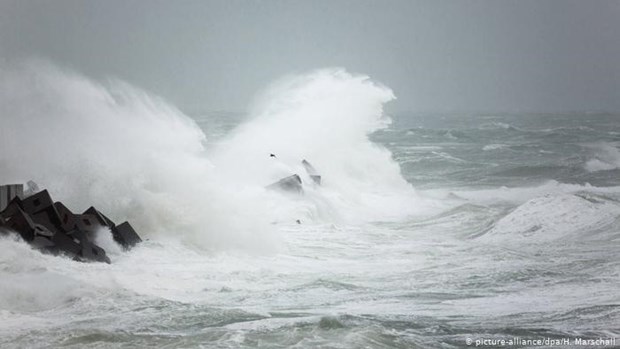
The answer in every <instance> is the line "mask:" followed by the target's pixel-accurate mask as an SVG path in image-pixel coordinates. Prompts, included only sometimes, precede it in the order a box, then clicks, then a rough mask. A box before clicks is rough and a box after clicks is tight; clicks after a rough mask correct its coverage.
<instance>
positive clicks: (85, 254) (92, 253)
mask: <svg viewBox="0 0 620 349" xmlns="http://www.w3.org/2000/svg"><path fill="white" fill-rule="evenodd" d="M79 256H80V257H81V258H82V259H84V260H89V261H95V262H104V263H108V264H110V258H109V257H108V256H107V255H106V253H105V250H104V249H103V248H101V247H99V246H97V245H95V244H93V243H91V242H88V241H84V242H82V250H81V251H80V253H79Z"/></svg>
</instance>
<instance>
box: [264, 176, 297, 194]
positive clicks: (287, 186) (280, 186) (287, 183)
mask: <svg viewBox="0 0 620 349" xmlns="http://www.w3.org/2000/svg"><path fill="white" fill-rule="evenodd" d="M267 189H272V190H282V191H286V192H291V193H297V194H302V193H303V192H304V189H303V188H302V186H301V178H300V177H299V175H296V174H294V175H292V176H288V177H284V178H282V179H280V180H279V181H277V182H275V183H273V184H270V185H268V186H267Z"/></svg>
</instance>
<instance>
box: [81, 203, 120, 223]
mask: <svg viewBox="0 0 620 349" xmlns="http://www.w3.org/2000/svg"><path fill="white" fill-rule="evenodd" d="M82 214H84V215H92V216H94V217H95V218H96V219H97V222H99V224H101V225H103V226H106V227H108V228H112V227H114V226H115V225H116V224H114V222H112V220H111V219H109V218H108V217H106V216H105V215H104V214H103V213H101V212H99V211H98V210H97V209H96V208H94V207H93V206H91V207H90V208H89V209H88V210H86V211H84V213H82Z"/></svg>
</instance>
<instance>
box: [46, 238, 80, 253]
mask: <svg viewBox="0 0 620 349" xmlns="http://www.w3.org/2000/svg"><path fill="white" fill-rule="evenodd" d="M51 241H52V243H53V244H54V246H53V247H51V248H50V249H49V250H50V252H53V253H55V254H65V255H67V256H68V257H70V258H75V257H77V256H78V254H79V253H80V251H82V245H81V244H80V242H79V240H77V241H76V239H74V238H72V237H71V236H69V235H67V234H63V233H57V234H54V236H52V239H51Z"/></svg>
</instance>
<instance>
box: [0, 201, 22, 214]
mask: <svg viewBox="0 0 620 349" xmlns="http://www.w3.org/2000/svg"><path fill="white" fill-rule="evenodd" d="M21 209H22V200H21V199H20V198H19V197H15V198H13V200H11V202H9V205H8V206H7V207H5V208H4V211H2V212H0V215H2V216H3V217H4V218H5V219H8V218H9V217H11V216H13V215H15V214H17V211H18V210H21Z"/></svg>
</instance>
